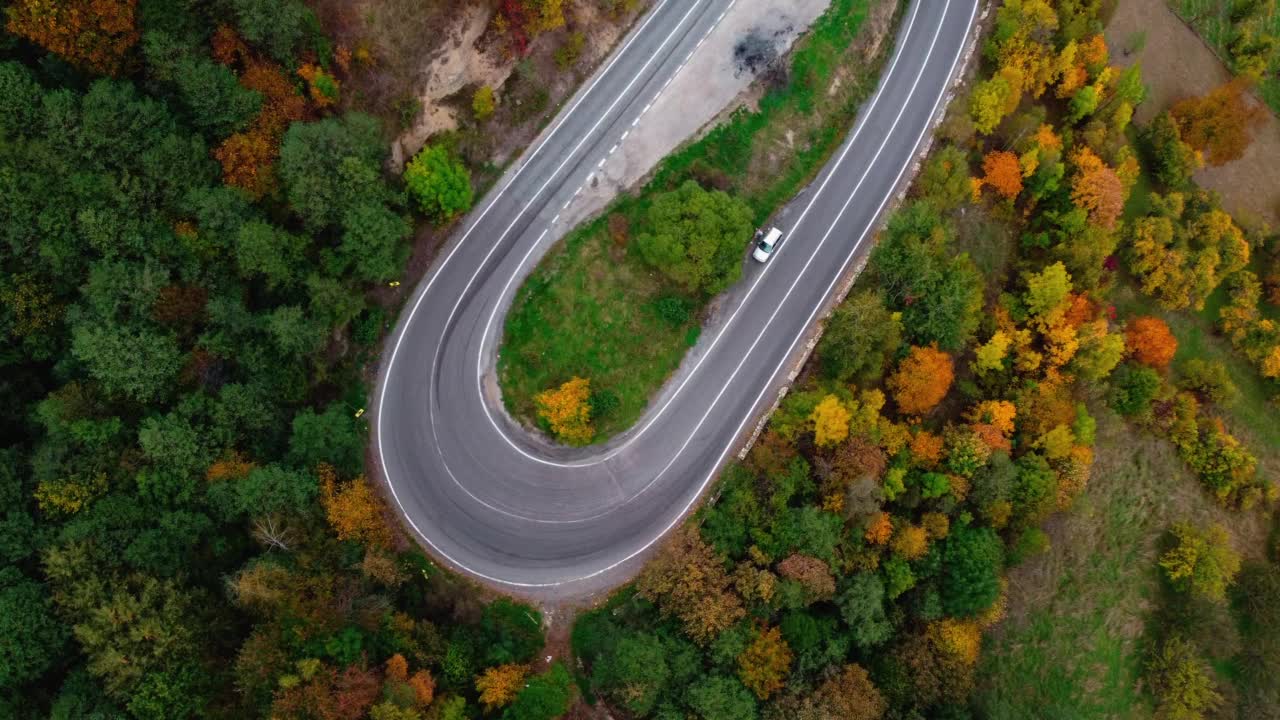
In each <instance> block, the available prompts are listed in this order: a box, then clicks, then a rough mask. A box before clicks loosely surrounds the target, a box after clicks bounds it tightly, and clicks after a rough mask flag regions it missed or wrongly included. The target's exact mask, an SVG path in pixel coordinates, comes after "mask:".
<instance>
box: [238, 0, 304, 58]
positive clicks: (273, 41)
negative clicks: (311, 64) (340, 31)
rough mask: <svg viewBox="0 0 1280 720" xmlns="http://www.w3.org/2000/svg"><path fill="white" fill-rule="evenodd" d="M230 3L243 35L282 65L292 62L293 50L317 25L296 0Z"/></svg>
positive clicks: (247, 0)
mask: <svg viewBox="0 0 1280 720" xmlns="http://www.w3.org/2000/svg"><path fill="white" fill-rule="evenodd" d="M231 6H232V8H233V10H234V12H235V19H236V27H237V28H238V29H239V30H240V34H241V35H242V36H244V39H245V40H248V41H249V42H250V43H251V44H253V45H256V46H258V47H260V48H262V49H263V50H266V51H267V52H268V53H269V54H270V55H271V56H272V57H273V58H275V59H276V61H277V62H280V63H282V64H285V65H293V64H294V52H295V51H296V50H298V49H299V46H300V45H301V44H302V42H303V41H304V40H306V39H307V38H308V37H309V36H311V35H313V34H315V33H316V31H317V30H318V29H319V22H318V21H317V20H316V16H315V14H314V13H313V12H311V10H310V8H308V7H307V6H306V5H304V4H302V3H301V2H300V1H299V0H231Z"/></svg>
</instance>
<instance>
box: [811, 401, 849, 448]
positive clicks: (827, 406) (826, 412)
mask: <svg viewBox="0 0 1280 720" xmlns="http://www.w3.org/2000/svg"><path fill="white" fill-rule="evenodd" d="M852 417H853V415H852V413H850V412H849V409H848V408H846V407H845V406H844V403H842V402H840V398H838V397H836V396H835V395H828V396H826V397H824V398H822V402H820V403H818V404H817V406H815V407H814V408H813V413H812V414H811V415H810V416H809V420H810V421H811V422H812V423H813V442H814V443H815V444H816V445H817V446H818V447H830V446H831V445H835V444H836V443H839V442H843V441H844V439H845V438H847V437H849V420H850V419H851V418H852Z"/></svg>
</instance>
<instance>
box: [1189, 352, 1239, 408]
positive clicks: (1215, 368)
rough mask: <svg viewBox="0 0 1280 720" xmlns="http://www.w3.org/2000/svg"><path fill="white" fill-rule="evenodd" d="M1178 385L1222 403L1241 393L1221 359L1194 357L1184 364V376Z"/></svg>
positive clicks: (1207, 398) (1209, 399)
mask: <svg viewBox="0 0 1280 720" xmlns="http://www.w3.org/2000/svg"><path fill="white" fill-rule="evenodd" d="M1178 387H1179V388H1181V389H1183V390H1190V391H1191V392H1194V393H1196V394H1197V395H1199V396H1200V397H1202V398H1204V399H1205V400H1208V401H1209V402H1211V403H1216V404H1218V405H1221V404H1223V403H1228V402H1231V401H1232V400H1234V399H1235V398H1236V396H1237V395H1239V394H1240V391H1239V390H1237V389H1236V385H1235V383H1234V382H1232V381H1231V374H1230V373H1229V372H1227V366H1226V365H1224V364H1222V361H1221V360H1201V359H1200V358H1192V359H1190V360H1188V361H1187V362H1186V364H1184V365H1183V366H1182V378H1181V379H1180V380H1178Z"/></svg>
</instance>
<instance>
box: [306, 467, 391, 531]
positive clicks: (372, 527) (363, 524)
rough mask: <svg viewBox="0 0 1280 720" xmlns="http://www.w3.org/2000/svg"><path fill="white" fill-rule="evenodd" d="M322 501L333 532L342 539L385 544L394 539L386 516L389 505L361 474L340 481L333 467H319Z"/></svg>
mask: <svg viewBox="0 0 1280 720" xmlns="http://www.w3.org/2000/svg"><path fill="white" fill-rule="evenodd" d="M318 472H319V474H320V492H321V496H320V502H321V503H322V504H323V505H324V511H325V517H327V518H328V520H329V525H330V526H331V527H333V531H334V533H336V534H337V536H338V537H339V538H340V539H342V540H356V541H358V542H361V543H364V544H366V545H373V546H377V547H385V546H387V545H389V544H390V542H391V531H390V530H389V529H388V527H387V521H386V517H385V513H386V506H385V505H384V504H383V502H382V498H381V497H379V496H378V494H377V492H375V491H374V489H373V487H372V486H371V485H370V484H369V481H367V480H365V478H364V476H363V475H361V476H359V477H357V478H355V479H354V480H351V481H349V482H345V483H340V482H338V479H337V473H336V472H335V471H334V469H333V468H331V467H329V466H327V465H324V466H321V467H320V468H319V471H318Z"/></svg>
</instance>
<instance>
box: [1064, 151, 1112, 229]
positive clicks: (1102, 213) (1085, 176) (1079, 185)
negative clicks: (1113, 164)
mask: <svg viewBox="0 0 1280 720" xmlns="http://www.w3.org/2000/svg"><path fill="white" fill-rule="evenodd" d="M1074 160H1075V163H1076V175H1075V179H1074V180H1073V181H1072V184H1071V201H1072V202H1074V203H1075V204H1076V205H1077V206H1078V207H1080V208H1082V209H1084V210H1086V211H1088V213H1089V220H1090V222H1092V223H1094V224H1095V225H1097V226H1098V227H1101V228H1105V229H1107V230H1111V229H1113V228H1114V227H1115V226H1116V220H1118V219H1119V218H1120V213H1121V212H1122V211H1123V210H1124V201H1125V190H1124V185H1123V184H1122V183H1121V182H1120V176H1119V175H1117V174H1116V171H1115V170H1112V169H1111V168H1109V167H1107V166H1106V165H1105V164H1104V163H1103V162H1102V160H1100V159H1099V158H1098V156H1097V155H1094V154H1093V152H1092V151H1090V150H1089V149H1088V148H1082V149H1081V150H1080V152H1078V153H1076V155H1075V157H1074Z"/></svg>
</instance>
